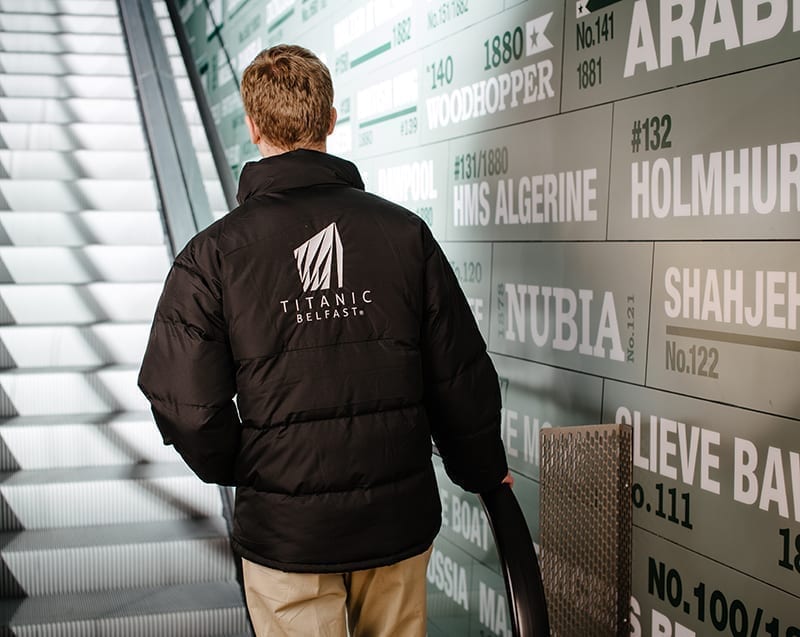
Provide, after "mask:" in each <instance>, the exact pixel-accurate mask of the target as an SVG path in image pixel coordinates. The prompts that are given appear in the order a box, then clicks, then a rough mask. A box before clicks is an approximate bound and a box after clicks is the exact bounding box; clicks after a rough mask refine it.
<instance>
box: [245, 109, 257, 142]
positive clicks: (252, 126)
mask: <svg viewBox="0 0 800 637" xmlns="http://www.w3.org/2000/svg"><path fill="white" fill-rule="evenodd" d="M244 123H245V124H247V130H248V132H249V133H250V141H251V142H253V143H254V144H255V145H256V146H258V143H259V142H260V141H261V131H260V130H258V126H256V123H255V122H254V121H253V120H252V119H250V116H249V115H248V114H247V113H245V116H244Z"/></svg>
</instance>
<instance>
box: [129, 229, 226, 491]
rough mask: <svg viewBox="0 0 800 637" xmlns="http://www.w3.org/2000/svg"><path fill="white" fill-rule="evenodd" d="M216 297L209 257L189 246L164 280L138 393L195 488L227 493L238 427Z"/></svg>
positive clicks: (204, 247) (215, 270)
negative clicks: (198, 483)
mask: <svg viewBox="0 0 800 637" xmlns="http://www.w3.org/2000/svg"><path fill="white" fill-rule="evenodd" d="M221 296H222V294H221V284H220V278H219V262H218V258H217V254H216V250H215V249H214V248H213V246H211V245H210V242H208V241H203V240H198V238H195V240H193V241H192V242H190V243H189V245H188V246H187V247H186V248H185V249H184V251H183V252H181V254H179V255H178V257H177V258H176V259H175V263H174V264H173V266H172V269H171V270H170V273H169V275H168V277H167V281H166V283H165V285H164V291H163V292H162V294H161V298H160V300H159V302H158V307H157V309H156V313H155V318H154V320H153V327H152V329H151V332H150V340H149V342H148V344H147V349H146V351H145V355H144V360H143V362H142V368H141V371H140V373H139V387H140V388H141V390H142V392H143V393H144V395H145V396H146V397H147V399H148V400H149V401H150V404H151V406H152V410H153V416H154V417H155V421H156V424H157V426H158V428H159V430H160V431H161V435H162V436H163V438H164V443H165V444H172V445H174V447H175V449H176V450H177V451H178V452H179V453H180V455H181V456H182V457H183V459H184V460H185V461H186V464H188V465H189V467H190V468H191V469H192V470H193V471H194V472H195V473H196V474H197V475H198V476H199V477H200V478H201V479H202V480H204V481H206V482H216V483H219V484H224V485H232V484H233V483H234V480H233V474H234V460H235V458H236V454H237V451H238V449H239V437H240V431H241V424H240V421H239V415H238V412H237V410H236V406H235V405H234V403H233V400H232V399H233V396H234V394H235V393H236V379H235V367H234V362H233V358H232V355H231V351H230V346H229V344H228V338H227V329H226V325H225V320H224V317H223V312H222V300H221Z"/></svg>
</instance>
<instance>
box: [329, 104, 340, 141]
mask: <svg viewBox="0 0 800 637" xmlns="http://www.w3.org/2000/svg"><path fill="white" fill-rule="evenodd" d="M337 117H339V114H338V113H337V112H336V108H335V107H331V123H330V126H328V135H330V134H331V133H332V132H333V129H334V128H336V118H337Z"/></svg>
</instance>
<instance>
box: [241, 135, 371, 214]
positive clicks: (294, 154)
mask: <svg viewBox="0 0 800 637" xmlns="http://www.w3.org/2000/svg"><path fill="white" fill-rule="evenodd" d="M319 185H336V186H351V187H353V188H358V189H359V190H364V182H363V181H362V180H361V175H360V174H359V172H358V168H356V166H355V164H353V163H352V162H349V161H347V160H346V159H342V158H341V157H335V156H334V155H329V154H328V153H321V152H318V151H316V150H306V149H300V150H293V151H289V152H287V153H282V154H280V155H274V156H272V157H265V158H264V159H262V160H260V161H255V162H248V163H246V164H245V165H244V168H243V169H242V174H241V176H240V177H239V192H238V193H237V195H236V200H237V201H238V202H239V204H240V205H241V204H243V203H244V202H245V201H247V200H248V199H250V198H251V197H256V196H258V195H266V194H269V193H274V192H282V191H284V190H291V189H292V188H304V187H307V186H319Z"/></svg>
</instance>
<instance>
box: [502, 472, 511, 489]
mask: <svg viewBox="0 0 800 637" xmlns="http://www.w3.org/2000/svg"><path fill="white" fill-rule="evenodd" d="M500 484H507V485H508V486H509V487H513V486H514V476H512V475H511V472H510V471H509V472H508V473H507V474H506V477H505V478H503V481H502V482H501V483H500Z"/></svg>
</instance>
